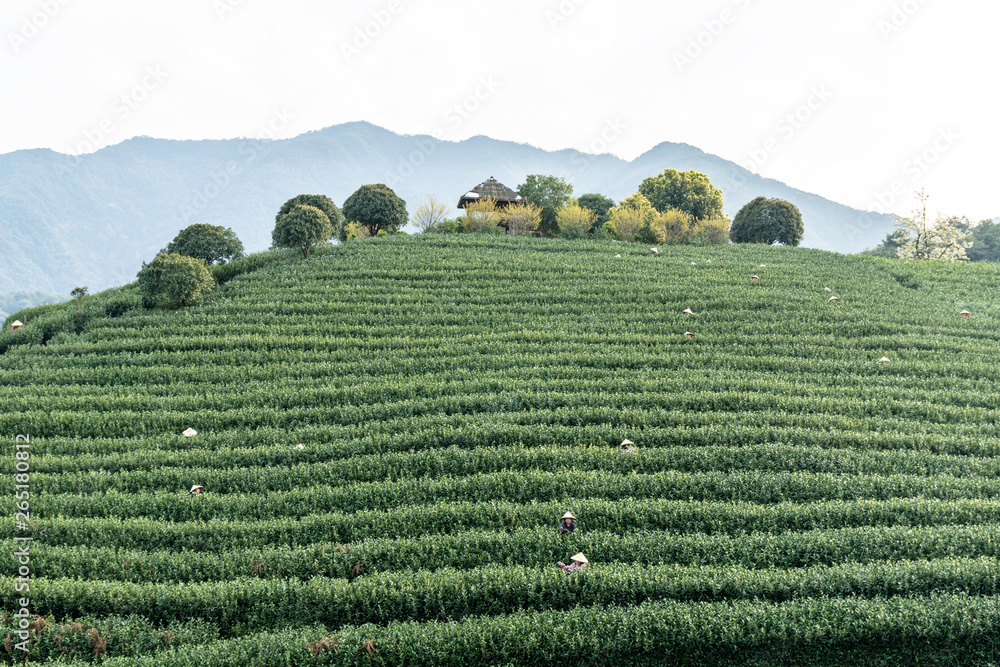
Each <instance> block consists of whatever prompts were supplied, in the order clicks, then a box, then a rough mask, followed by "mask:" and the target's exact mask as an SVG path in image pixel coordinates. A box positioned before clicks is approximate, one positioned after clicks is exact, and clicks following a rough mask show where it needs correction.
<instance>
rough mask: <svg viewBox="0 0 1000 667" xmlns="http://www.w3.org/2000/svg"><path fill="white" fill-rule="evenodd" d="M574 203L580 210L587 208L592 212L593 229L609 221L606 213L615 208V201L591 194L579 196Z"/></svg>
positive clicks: (609, 217)
mask: <svg viewBox="0 0 1000 667" xmlns="http://www.w3.org/2000/svg"><path fill="white" fill-rule="evenodd" d="M576 203H577V204H578V205H579V206H580V208H588V209H590V210H591V211H593V212H594V229H597V228H599V227H600V226H601V225H603V224H604V223H605V222H607V221H608V220H610V219H611V216H610V214H609V213H608V211H609V210H610V209H613V208H614V207H615V201H614V200H613V199H609V198H607V197H605V196H604V195H598V194H593V193H591V194H586V195H580V198H579V199H577V200H576Z"/></svg>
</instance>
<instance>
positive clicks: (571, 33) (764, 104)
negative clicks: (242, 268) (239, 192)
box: [0, 0, 1000, 220]
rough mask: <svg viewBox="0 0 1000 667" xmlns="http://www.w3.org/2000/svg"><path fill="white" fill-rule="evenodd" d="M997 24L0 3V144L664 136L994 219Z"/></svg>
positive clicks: (886, 8) (754, 15)
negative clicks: (384, 135) (316, 134)
mask: <svg viewBox="0 0 1000 667" xmlns="http://www.w3.org/2000/svg"><path fill="white" fill-rule="evenodd" d="M998 27H1000V1H998V0H948V1H947V2H945V0H840V1H839V2H815V1H812V0H713V1H708V2H690V1H683V2H681V1H676V0H667V1H660V2H651V1H646V2H638V1H637V0H615V1H614V2H612V1H611V0H562V1H561V2H560V1H559V0H551V1H542V2H539V1H537V0H530V1H529V0H505V1H504V2H495V1H487V0H479V1H477V0H466V1H465V2H458V1H457V0H441V1H434V0H391V1H390V0H375V1H367V0H362V1H355V2H350V3H347V2H320V1H318V0H283V1H281V2H278V1H277V0H171V1H170V2H140V1H137V0H88V1H85V0H4V1H3V6H2V9H0V31H2V42H0V94H2V100H3V101H2V103H0V109H2V114H3V115H2V117H0V118H2V120H3V121H4V122H3V124H2V127H3V132H2V136H0V152H9V151H13V150H17V149H22V148H36V147H49V148H53V149H55V150H58V151H61V152H67V153H79V152H90V151H93V150H95V149H97V148H99V147H102V146H106V145H109V144H115V143H118V142H121V141H123V140H125V139H128V138H129V137H133V136H136V135H149V136H154V137H164V138H171V139H202V138H230V137H237V136H255V137H259V136H275V137H278V138H284V137H291V136H295V135H297V134H301V133H303V132H308V131H310V130H316V129H320V128H323V127H327V126H330V125H334V124H338V123H343V122H346V121H352V120H367V121H370V122H372V123H375V124H377V125H381V126H383V127H386V128H388V129H390V130H393V131H395V132H399V133H405V134H418V133H420V134H436V135H437V136H439V137H440V138H443V139H448V140H460V139H464V138H467V137H470V136H472V135H476V134H484V135H488V136H491V137H494V138H497V139H507V140H512V141H517V142H523V143H529V144H533V145H535V146H539V147H542V148H545V149H561V148H577V149H580V150H585V151H588V152H610V153H614V154H616V155H618V156H621V157H623V158H626V159H631V158H634V157H636V156H638V155H640V154H641V153H643V152H645V151H647V150H649V149H650V148H652V147H653V146H655V145H656V144H658V143H660V142H662V141H674V142H683V143H688V144H691V145H694V146H697V147H699V148H701V149H703V150H705V151H707V152H709V153H714V154H716V155H720V156H722V157H724V158H727V159H730V160H733V161H735V162H738V163H741V164H743V165H744V166H746V167H748V168H752V169H753V170H754V171H756V172H758V173H760V174H762V175H764V176H767V177H771V178H776V179H779V180H782V181H784V182H786V183H788V184H789V185H792V186H794V187H797V188H801V189H804V190H807V191H811V192H816V193H819V194H821V195H823V196H826V197H829V198H831V199H834V200H836V201H840V202H843V203H846V204H849V205H851V206H855V207H859V208H864V209H877V208H878V207H879V206H880V203H879V202H880V200H881V201H882V202H884V204H885V207H886V208H887V209H888V210H889V211H892V212H897V213H903V214H906V213H909V211H910V210H911V208H912V207H913V204H914V198H913V196H912V193H913V191H914V190H915V189H917V188H919V187H921V186H923V187H926V189H927V192H928V194H930V195H931V200H930V203H931V204H932V205H933V208H934V211H935V212H939V211H940V212H945V213H948V214H956V215H967V216H969V217H970V218H972V219H974V220H979V219H982V218H986V217H990V218H992V217H995V216H1000V190H998V188H997V187H996V182H997V177H998V175H1000V174H998V169H997V166H996V165H997V153H998V148H1000V130H998V122H997V121H998V117H1000V113H998V111H1000V109H998V103H1000V93H998V73H1000V48H998V46H997V29H998ZM667 166H669V165H664V168H666V167H667ZM636 185H637V186H638V184H636ZM894 189H895V193H893V190H894Z"/></svg>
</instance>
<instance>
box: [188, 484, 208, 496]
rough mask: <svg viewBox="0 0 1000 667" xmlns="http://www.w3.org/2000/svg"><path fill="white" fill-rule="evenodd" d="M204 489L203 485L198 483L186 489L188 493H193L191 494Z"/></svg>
mask: <svg viewBox="0 0 1000 667" xmlns="http://www.w3.org/2000/svg"><path fill="white" fill-rule="evenodd" d="M204 490H205V487H204V486H201V485H200V484H195V485H194V486H192V487H191V490H190V491H188V493H190V494H192V495H193V494H196V493H200V492H201V491H204Z"/></svg>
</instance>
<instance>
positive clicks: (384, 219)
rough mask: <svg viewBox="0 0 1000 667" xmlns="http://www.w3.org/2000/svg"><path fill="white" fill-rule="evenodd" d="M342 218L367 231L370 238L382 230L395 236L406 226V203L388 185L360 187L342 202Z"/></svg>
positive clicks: (377, 184)
mask: <svg viewBox="0 0 1000 667" xmlns="http://www.w3.org/2000/svg"><path fill="white" fill-rule="evenodd" d="M344 217H345V218H347V220H349V221H350V222H356V223H358V224H359V225H361V226H362V227H366V228H367V229H368V233H369V235H370V236H377V235H378V233H379V232H380V231H382V230H385V232H386V233H387V234H395V233H396V232H397V231H399V228H400V227H402V226H403V225H405V224H406V220H407V214H406V202H405V201H403V200H402V199H400V198H399V195H397V194H396V193H395V192H393V191H392V188H390V187H389V186H388V185H385V184H384V183H373V184H369V185H362V186H361V187H360V188H358V189H357V190H356V191H355V192H354V194H352V195H351V196H350V197H348V198H347V200H346V201H344Z"/></svg>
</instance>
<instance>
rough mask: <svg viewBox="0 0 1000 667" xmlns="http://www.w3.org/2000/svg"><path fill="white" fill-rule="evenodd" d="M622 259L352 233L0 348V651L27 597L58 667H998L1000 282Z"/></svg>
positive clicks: (806, 266) (715, 261)
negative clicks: (70, 329) (167, 300)
mask: <svg viewBox="0 0 1000 667" xmlns="http://www.w3.org/2000/svg"><path fill="white" fill-rule="evenodd" d="M647 250H648V248H644V247H640V246H636V245H624V244H610V243H597V242H592V243H587V242H565V241H552V240H544V239H506V238H496V237H473V236H462V235H457V236H427V237H420V238H402V237H393V238H387V239H375V240H366V241H355V242H350V243H348V244H347V245H345V246H342V247H336V248H328V249H324V250H322V251H320V252H319V253H317V255H316V256H314V257H312V258H310V259H309V260H307V261H302V260H301V259H296V258H295V256H294V254H293V253H275V252H272V253H269V254H268V255H267V260H268V261H271V260H273V262H272V263H270V264H267V265H264V266H261V268H259V269H258V270H255V271H252V272H249V273H245V274H243V275H238V276H236V277H233V278H232V279H231V280H229V281H228V282H225V283H224V284H223V285H221V286H220V287H218V288H217V289H216V291H215V292H214V293H213V294H212V295H211V296H210V297H209V298H208V300H207V301H206V303H205V304H204V305H202V306H199V307H196V308H192V309H188V310H184V311H174V312H168V311H153V310H143V309H141V308H133V309H129V308H127V307H125V306H122V305H121V304H123V303H124V304H126V305H127V304H128V303H129V301H128V300H129V298H132V299H133V300H134V295H133V296H130V294H131V292H130V290H129V289H124V290H118V291H114V292H113V293H112V292H109V293H107V294H105V295H98V296H95V297H92V298H91V299H90V300H89V301H88V305H87V309H90V310H88V311H87V312H89V313H91V315H93V313H94V312H95V309H96V312H99V313H100V312H104V311H103V310H101V309H102V308H103V309H106V310H107V312H108V313H110V314H112V315H115V317H104V316H101V317H96V316H92V317H90V319H88V320H87V321H86V324H85V325H82V331H81V332H80V333H53V332H49V333H43V332H42V328H43V327H42V324H40V323H41V322H42V319H43V317H42V316H41V315H40V316H39V317H38V319H37V320H35V321H34V323H33V321H32V320H31V319H30V318H29V319H27V320H25V321H26V326H25V328H24V329H23V330H22V331H20V332H17V333H9V325H8V326H6V327H5V332H6V333H3V334H0V349H2V350H3V354H0V434H3V438H4V439H6V440H7V441H8V442H9V443H10V444H9V445H8V447H6V448H5V450H4V451H5V452H6V454H5V455H4V457H3V459H2V461H3V469H4V472H5V475H4V479H5V484H6V485H7V486H5V489H6V491H5V492H4V494H3V501H2V503H0V505H2V507H3V509H4V511H5V512H6V514H5V516H8V517H10V519H9V520H8V521H5V522H4V523H3V537H4V538H5V544H7V545H10V550H11V551H13V550H15V549H18V548H20V547H21V545H22V544H23V542H18V543H15V542H14V540H13V538H14V537H16V536H32V537H33V538H34V541H33V542H31V543H30V554H31V555H30V577H29V578H30V591H29V592H28V593H18V592H15V584H16V583H17V577H18V567H19V565H18V561H17V559H16V558H14V557H8V558H6V559H4V563H5V566H4V569H3V570H2V574H3V576H2V577H0V590H2V591H3V599H4V609H5V610H7V611H8V613H6V614H4V615H3V616H0V636H8V635H10V637H11V642H8V644H7V646H8V647H9V646H11V644H12V643H16V642H17V641H19V640H18V638H17V636H16V634H13V632H14V630H15V629H16V626H17V623H18V619H17V618H16V617H14V616H13V615H12V613H13V611H15V610H16V609H18V608H19V607H18V600H19V598H20V596H21V595H29V597H30V612H31V616H30V618H29V619H28V620H29V621H32V623H33V624H32V630H31V634H32V637H31V653H30V657H31V659H33V660H37V661H47V662H51V663H57V662H58V663H60V664H74V665H84V664H92V663H99V664H104V665H113V666H119V665H149V666H153V665H164V666H166V665H171V666H176V665H198V666H199V667H216V666H223V665H233V666H237V665H261V666H265V665H266V666H272V665H274V666H279V665H308V664H317V665H379V664H381V665H470V664H473V665H483V666H486V665H574V666H575V665H590V666H594V667H596V666H598V665H625V664H629V665H631V664H637V665H638V664H643V665H661V664H670V665H684V664H692V665H693V664H719V665H724V664H734V665H735V664H758V665H764V664H775V665H777V664H781V665H787V664H809V665H824V664H828V665H836V664H855V665H857V664H873V665H875V664H907V665H938V664H942V665H943V664H989V663H990V662H991V661H997V662H1000V561H998V560H997V555H998V553H1000V525H998V521H1000V501H998V499H997V495H998V492H1000V419H998V418H1000V372H998V371H1000V364H998V359H1000V356H998V353H1000V328H998V324H1000V316H998V315H1000V311H998V306H1000V295H998V292H997V286H998V284H1000V268H998V267H996V266H987V265H949V264H922V265H921V264H915V263H905V262H902V261H898V260H878V259H873V258H862V257H845V256H840V255H834V254H829V253H823V252H818V251H809V250H803V249H788V248H761V247H746V246H730V247H714V248H704V249H695V248H689V247H674V248H664V249H662V252H661V254H660V255H659V256H658V257H652V256H649V255H648V254H646V251H647ZM616 254H620V255H621V257H616V256H615V255H616ZM262 257H263V256H262ZM245 262H246V263H248V264H257V265H263V264H266V262H265V261H264V260H263V259H261V258H257V259H253V258H251V259H250V260H245ZM235 272H236V271H233V273H235ZM752 275H757V276H758V278H759V279H758V280H756V281H755V280H752V279H751V276H752ZM833 296H836V297H838V299H839V300H835V301H832V300H831V297H833ZM116 304H117V305H116ZM61 308H63V310H64V311H65V312H66V313H69V312H71V310H72V306H71V305H65V306H62V307H61ZM685 309H690V310H691V311H692V312H693V314H692V315H685V314H683V311H684V310H685ZM963 309H968V310H970V311H971V312H972V316H971V317H970V318H969V319H967V320H964V319H961V318H960V317H959V312H960V311H962V310H963ZM47 312H48V315H46V316H50V315H51V313H52V312H54V311H52V310H49V311H47ZM29 315H31V313H29ZM15 316H17V314H15ZM15 316H12V317H11V320H13V319H14V317H15ZM67 317H68V315H67ZM22 319H24V318H23V317H22ZM686 333H690V334H693V337H690V338H689V337H688V336H685V334H686ZM18 336H21V337H22V338H20V339H19V338H17V337H18ZM43 339H44V340H45V344H42V341H43ZM24 340H32V341H34V343H35V344H31V345H23V344H18V343H19V342H23V341H24ZM883 358H885V359H887V361H880V360H881V359H883ZM188 428H193V429H195V430H197V435H195V436H193V437H185V436H183V435H182V432H183V431H184V430H185V429H188ZM17 434H28V435H30V447H29V448H27V449H25V450H23V451H30V459H27V461H28V463H29V464H30V471H29V473H24V474H29V475H30V478H29V479H27V481H26V484H27V486H28V487H29V490H30V530H28V531H21V530H18V529H17V526H16V524H15V523H14V517H15V514H16V513H17V511H18V508H17V507H16V506H15V503H16V502H17V501H15V499H14V497H13V491H14V486H15V476H14V475H15V472H16V471H15V464H16V460H15V456H14V451H15V449H14V438H15V435H17ZM626 438H627V439H630V440H632V441H634V443H635V445H636V449H635V451H634V452H632V453H626V452H623V451H621V450H620V449H619V447H618V445H619V443H621V441H622V440H623V439H626ZM192 485H202V486H203V487H204V489H205V491H204V493H201V494H199V495H196V496H192V495H190V494H189V493H188V490H189V489H190V488H191V486H192ZM567 510H568V511H572V512H573V513H574V514H575V515H576V516H577V517H578V519H579V528H578V530H577V531H576V532H575V533H573V534H570V535H560V534H558V533H557V531H556V526H557V524H558V521H559V517H560V516H561V515H562V513H563V512H565V511H567ZM578 552H583V553H585V554H586V556H587V557H588V559H589V560H590V564H589V566H587V567H586V568H585V569H583V570H582V571H579V572H574V573H567V572H565V571H563V570H562V569H560V568H559V567H558V566H557V565H556V562H557V561H568V560H569V558H570V557H571V556H573V555H574V554H576V553H578ZM36 615H41V616H42V617H44V619H45V621H36V620H35V618H36ZM46 623H47V625H46ZM12 656H13V657H12ZM0 658H3V659H5V660H7V661H8V662H11V661H12V660H13V659H14V658H17V660H18V661H20V658H19V653H18V652H17V651H16V650H14V649H12V648H8V649H7V650H6V651H3V652H0Z"/></svg>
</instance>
